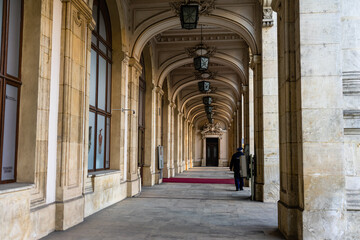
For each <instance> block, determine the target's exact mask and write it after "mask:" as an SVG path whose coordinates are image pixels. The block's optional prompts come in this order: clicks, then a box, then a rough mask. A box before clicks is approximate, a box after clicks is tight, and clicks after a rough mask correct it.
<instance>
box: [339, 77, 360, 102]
mask: <svg viewBox="0 0 360 240" xmlns="http://www.w3.org/2000/svg"><path fill="white" fill-rule="evenodd" d="M342 77H343V94H344V95H346V96H354V95H355V96H356V95H360V72H359V71H354V72H343V73H342Z"/></svg>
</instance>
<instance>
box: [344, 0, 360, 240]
mask: <svg viewBox="0 0 360 240" xmlns="http://www.w3.org/2000/svg"><path fill="white" fill-rule="evenodd" d="M342 4H343V5H342V15H341V25H342V34H343V35H342V79H343V83H342V84H343V99H344V111H343V113H344V134H345V136H344V154H345V156H344V158H345V160H346V162H345V173H346V177H345V191H346V218H347V221H346V222H347V226H346V235H345V236H346V237H345V239H357V238H359V236H360V229H359V226H360V194H359V193H360V64H359V56H360V41H359V40H360V31H358V29H359V22H360V15H359V7H360V2H359V1H357V0H347V1H342Z"/></svg>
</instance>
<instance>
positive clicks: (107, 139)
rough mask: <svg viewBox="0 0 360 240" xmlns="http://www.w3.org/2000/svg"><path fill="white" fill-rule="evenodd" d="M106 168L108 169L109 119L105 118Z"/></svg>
mask: <svg viewBox="0 0 360 240" xmlns="http://www.w3.org/2000/svg"><path fill="white" fill-rule="evenodd" d="M105 167H106V168H109V167H110V118H106V164H105Z"/></svg>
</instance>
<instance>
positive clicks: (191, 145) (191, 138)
mask: <svg viewBox="0 0 360 240" xmlns="http://www.w3.org/2000/svg"><path fill="white" fill-rule="evenodd" d="M193 133H194V125H193V124H192V123H189V164H188V165H189V168H192V167H193V153H194V152H193V151H194V134H193Z"/></svg>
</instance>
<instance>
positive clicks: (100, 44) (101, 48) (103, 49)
mask: <svg viewBox="0 0 360 240" xmlns="http://www.w3.org/2000/svg"><path fill="white" fill-rule="evenodd" d="M99 48H100V50H101V51H102V52H103V53H104V54H105V55H106V46H105V45H104V44H103V43H101V42H100V41H99Z"/></svg>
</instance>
